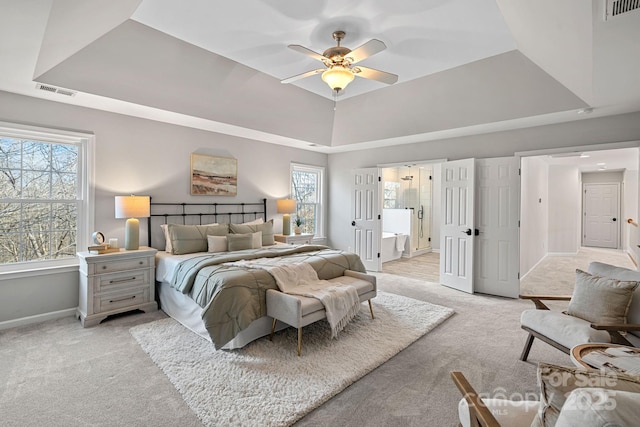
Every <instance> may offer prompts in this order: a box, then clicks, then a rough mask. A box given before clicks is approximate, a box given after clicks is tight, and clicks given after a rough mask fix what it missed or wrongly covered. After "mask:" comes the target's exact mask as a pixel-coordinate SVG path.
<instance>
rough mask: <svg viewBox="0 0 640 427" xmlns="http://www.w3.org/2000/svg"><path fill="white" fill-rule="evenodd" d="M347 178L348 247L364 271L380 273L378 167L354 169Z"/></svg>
mask: <svg viewBox="0 0 640 427" xmlns="http://www.w3.org/2000/svg"><path fill="white" fill-rule="evenodd" d="M351 177H352V181H351V182H352V192H351V194H352V196H351V215H352V221H351V226H352V227H351V230H352V235H351V243H352V244H351V247H352V248H353V252H354V253H356V254H358V255H359V256H360V258H361V259H362V262H363V263H364V266H365V267H366V269H367V270H368V271H381V270H382V268H381V267H382V262H381V258H380V250H379V247H380V243H381V242H380V210H381V209H380V206H379V199H380V198H379V194H380V178H379V177H380V173H379V170H378V168H366V169H354V170H353V171H352V174H351Z"/></svg>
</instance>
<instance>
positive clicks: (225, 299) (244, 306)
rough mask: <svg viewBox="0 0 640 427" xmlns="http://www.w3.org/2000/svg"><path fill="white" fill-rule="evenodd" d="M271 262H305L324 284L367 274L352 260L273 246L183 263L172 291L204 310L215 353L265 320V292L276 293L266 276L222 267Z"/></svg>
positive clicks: (336, 253)
mask: <svg viewBox="0 0 640 427" xmlns="http://www.w3.org/2000/svg"><path fill="white" fill-rule="evenodd" d="M273 257H282V258H284V259H287V260H290V261H291V262H308V263H309V264H311V266H312V267H313V268H314V270H315V271H316V272H317V273H318V278H320V279H322V280H328V279H333V278H335V277H338V276H342V275H343V273H344V271H345V270H355V271H360V272H363V273H364V272H366V270H365V268H364V265H363V264H362V261H361V260H360V258H359V257H358V256H357V255H356V254H353V253H349V252H343V251H340V250H336V249H330V248H328V247H326V246H321V245H304V246H296V247H291V246H280V245H275V246H270V247H263V248H261V249H249V250H244V251H236V252H221V253H215V254H207V255H203V256H200V257H196V258H191V259H189V260H186V261H183V262H181V263H180V264H179V265H178V267H177V269H176V273H175V275H174V277H173V280H172V281H171V286H172V287H173V288H175V289H176V290H177V291H179V292H182V293H183V294H186V295H189V296H190V297H191V298H192V299H193V300H194V301H195V302H196V303H198V305H200V306H201V307H202V308H203V311H202V320H203V322H204V325H205V327H206V328H207V331H208V332H209V335H210V336H211V340H212V341H213V344H214V346H215V348H216V349H219V348H221V347H223V346H224V345H225V344H226V343H227V342H229V341H231V340H232V339H233V338H234V337H235V336H236V335H237V334H238V333H239V332H240V331H242V330H243V329H245V328H247V327H248V326H249V325H250V324H251V322H253V321H254V320H256V319H259V318H260V317H262V316H265V315H266V313H267V310H266V304H265V294H266V291H267V289H277V286H276V282H275V279H274V278H273V276H271V274H269V273H268V272H267V271H266V270H262V269H253V268H247V267H240V266H235V265H234V266H230V265H224V263H229V262H233V261H240V260H248V259H257V258H273Z"/></svg>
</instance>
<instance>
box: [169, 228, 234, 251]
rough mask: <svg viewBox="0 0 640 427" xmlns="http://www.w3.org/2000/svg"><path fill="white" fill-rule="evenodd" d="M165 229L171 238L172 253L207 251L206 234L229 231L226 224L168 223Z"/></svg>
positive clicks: (221, 234) (223, 233)
mask: <svg viewBox="0 0 640 427" xmlns="http://www.w3.org/2000/svg"><path fill="white" fill-rule="evenodd" d="M167 230H168V232H169V238H170V239H171V249H172V250H171V253H172V254H173V255H182V254H190V253H194V252H207V249H208V242H207V236H208V235H209V236H226V235H227V234H228V233H229V226H228V225H227V224H218V225H180V224H168V226H167Z"/></svg>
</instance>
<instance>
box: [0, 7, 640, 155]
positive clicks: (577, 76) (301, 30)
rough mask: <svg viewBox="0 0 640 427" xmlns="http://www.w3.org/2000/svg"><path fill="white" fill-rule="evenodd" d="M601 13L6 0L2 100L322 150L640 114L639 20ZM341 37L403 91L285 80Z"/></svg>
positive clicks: (0, 54) (637, 14) (0, 55)
mask: <svg viewBox="0 0 640 427" xmlns="http://www.w3.org/2000/svg"><path fill="white" fill-rule="evenodd" d="M603 4H604V0H592V1H591V2H589V1H585V0H563V2H557V1H555V0H537V1H535V2H531V1H530V0H403V1H400V2H389V1H385V0H359V1H349V2H344V1H343V2H338V1H335V0H313V1H312V0H306V1H302V0H245V1H241V2H211V1H207V0H190V1H189V2H188V3H185V2H176V1H171V0H117V1H113V0H92V1H90V2H77V1H74V0H20V1H14V0H0V10H1V11H2V13H0V63H1V64H3V67H2V72H1V73H0V90H4V91H9V92H15V93H19V94H23V95H28V96H34V97H39V98H44V99H50V100H54V101H57V102H64V103H69V104H74V105H79V106H85V107H89V108H97V109H102V110H106V111H113V112H117V113H123V114H129V115H133V116H138V117H143V118H148V119H152V120H161V121H164V122H169V123H176V124H180V125H184V126H191V127H196V128H201V129H205V130H209V131H214V132H219V133H223V134H229V135H235V136H241V137H245V138H251V139H255V140H259V141H265V142H269V143H275V144H282V145H288V146H294V147H299V148H304V149H309V150H314V151H321V152H327V153H331V152H339V151H345V150H358V149H366V148H369V147H376V146H388V145H398V144H407V143H413V142H422V141H430V140H436V139H444V138H449V137H454V136H461V135H472V134H477V133H486V132H495V131H500V130H508V129H516V128H523V127H531V126H539V125H544V124H550V123H560V122H567V121H575V120H584V119H589V118H594V117H599V116H605V115H612V114H620V113H625V112H632V111H640V79H638V78H637V76H638V75H640V43H637V40H638V39H640V11H634V12H630V13H628V14H626V15H624V16H621V17H619V18H615V19H614V20H611V21H607V22H605V21H604V20H603V19H602V7H603ZM337 29H341V30H344V31H346V32H347V37H346V39H345V41H344V42H343V45H345V46H348V47H350V48H352V49H353V48H356V47H357V46H359V45H361V44H362V43H365V42H366V41H368V40H369V39H372V38H377V39H379V40H382V41H383V42H384V43H385V44H386V45H387V49H386V50H384V51H382V52H380V53H378V54H376V55H374V56H371V57H370V58H367V59H365V60H364V61H362V65H363V66H367V67H371V68H377V69H380V70H384V71H388V72H391V73H395V74H397V75H398V76H399V81H398V83H396V84H394V85H392V86H386V85H384V84H381V83H378V82H373V81H367V80H365V79H356V80H355V81H354V82H353V83H351V85H349V87H348V88H347V89H346V91H345V94H344V95H343V96H341V97H340V98H339V101H338V102H337V105H334V102H333V100H332V99H331V91H330V90H329V88H328V87H327V86H326V85H325V84H324V83H323V82H322V81H321V80H320V77H319V76H317V75H316V76H313V77H309V78H307V79H304V80H302V81H299V82H297V83H295V85H293V84H290V85H283V84H281V83H280V82H279V81H280V80H281V79H282V78H286V77H289V76H291V75H296V74H299V73H302V72H304V71H307V70H310V69H314V68H317V67H318V65H321V64H319V63H318V62H317V61H314V60H313V59H310V58H307V57H305V56H304V55H301V54H299V53H297V52H294V51H292V50H290V49H288V48H287V45H289V44H301V45H304V46H306V47H308V48H310V49H312V50H315V51H317V52H322V51H323V50H324V49H325V48H327V47H329V46H332V45H334V41H333V40H332V38H331V33H332V32H333V31H335V30H337ZM5 64H10V66H8V67H7V66H4V65H5ZM36 82H41V83H45V84H48V85H53V86H57V87H62V88H67V89H72V90H74V91H77V95H76V96H74V97H66V96H62V95H58V94H52V93H48V92H43V91H39V90H37V89H36ZM585 107H593V108H594V110H593V113H591V114H589V115H584V114H583V115H578V114H576V112H577V111H578V110H579V109H582V108H585Z"/></svg>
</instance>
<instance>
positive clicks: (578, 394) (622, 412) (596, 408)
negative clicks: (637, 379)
mask: <svg viewBox="0 0 640 427" xmlns="http://www.w3.org/2000/svg"><path fill="white" fill-rule="evenodd" d="M638 408H640V393H632V392H628V391H620V390H616V391H612V390H607V389H604V388H578V389H575V390H573V391H572V392H571V393H570V394H569V397H568V398H567V400H566V402H564V405H562V409H561V410H560V415H559V416H558V422H557V423H556V425H555V427H587V426H611V427H614V426H632V425H637V424H638Z"/></svg>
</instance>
